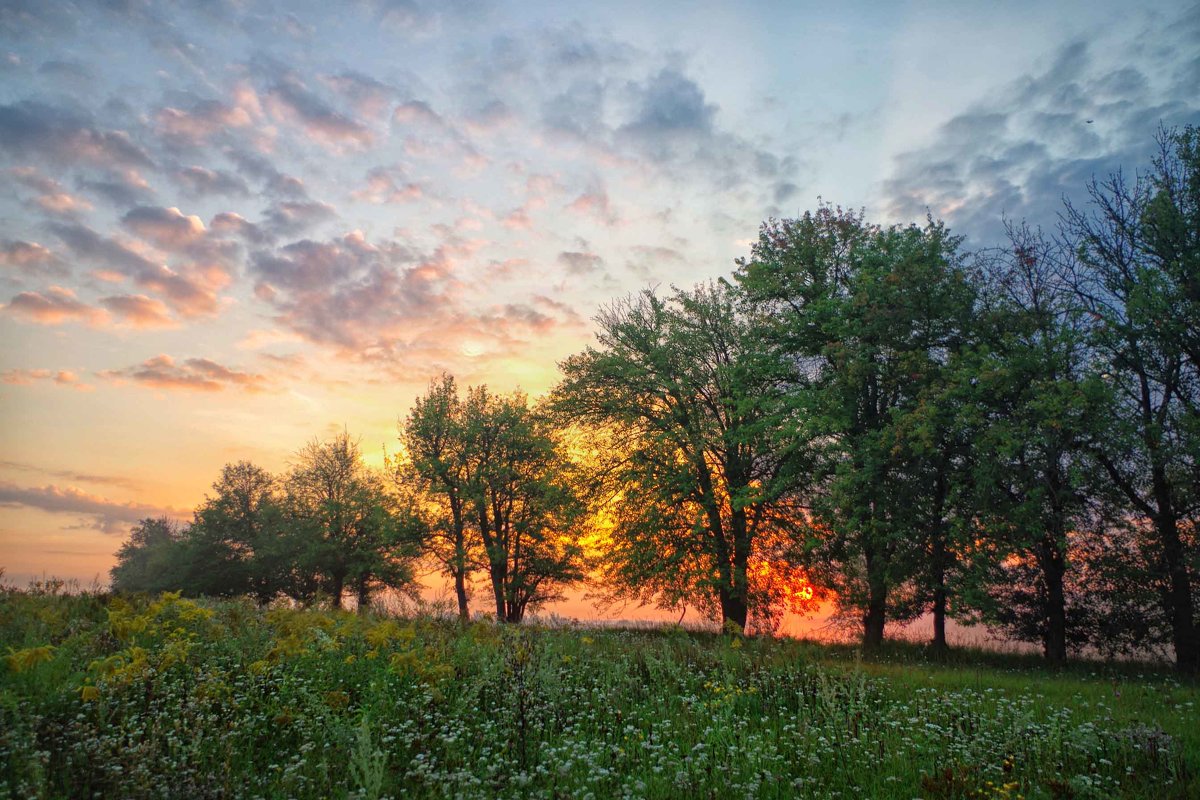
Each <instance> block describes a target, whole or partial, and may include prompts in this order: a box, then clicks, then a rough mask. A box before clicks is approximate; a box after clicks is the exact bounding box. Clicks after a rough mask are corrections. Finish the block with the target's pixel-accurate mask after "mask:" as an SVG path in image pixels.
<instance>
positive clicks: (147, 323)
mask: <svg viewBox="0 0 1200 800" xmlns="http://www.w3.org/2000/svg"><path fill="white" fill-rule="evenodd" d="M100 305H102V306H104V308H106V309H108V310H109V311H111V312H112V313H113V314H114V315H116V317H117V318H118V319H120V320H121V321H122V322H123V323H124V324H126V325H128V326H129V327H131V328H175V327H178V326H179V323H178V322H176V321H175V319H174V318H173V317H172V316H171V312H170V310H169V309H168V308H167V305H166V303H164V302H162V301H161V300H156V299H154V298H152V297H147V296H146V295H144V294H122V295H114V296H112V297H104V298H101V300H100Z"/></svg>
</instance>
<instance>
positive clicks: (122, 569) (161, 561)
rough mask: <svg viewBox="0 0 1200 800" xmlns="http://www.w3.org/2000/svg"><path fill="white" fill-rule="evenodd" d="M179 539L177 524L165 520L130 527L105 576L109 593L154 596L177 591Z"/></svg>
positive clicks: (179, 533) (149, 520)
mask: <svg viewBox="0 0 1200 800" xmlns="http://www.w3.org/2000/svg"><path fill="white" fill-rule="evenodd" d="M183 537H184V532H183V531H182V530H181V529H180V527H179V524H178V523H176V522H174V521H173V520H171V519H169V518H167V517H159V518H157V519H143V520H141V521H140V522H138V524H137V525H134V526H133V529H132V530H131V531H130V533H129V538H128V539H126V540H125V542H124V543H123V544H122V545H121V548H120V549H119V550H117V563H116V565H114V566H113V568H112V570H111V572H110V573H109V575H110V577H111V579H112V588H113V591H117V592H151V593H155V592H163V591H168V590H171V589H177V588H179V582H180V579H181V575H180V556H181V554H182V551H183V544H182V540H183Z"/></svg>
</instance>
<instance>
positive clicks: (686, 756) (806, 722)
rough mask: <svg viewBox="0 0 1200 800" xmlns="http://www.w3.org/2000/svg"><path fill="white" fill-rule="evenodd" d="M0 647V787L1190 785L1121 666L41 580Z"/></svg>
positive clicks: (914, 791) (1146, 701) (1091, 790)
mask: <svg viewBox="0 0 1200 800" xmlns="http://www.w3.org/2000/svg"><path fill="white" fill-rule="evenodd" d="M0 650H2V651H3V652H5V653H7V654H8V656H7V658H6V663H5V664H4V665H3V668H2V669H0V798H8V797H72V798H76V797H130V798H136V797H189V798H204V797H248V798H252V797H262V798H274V797H314V798H316V797H321V798H324V797H335V798H338V797H345V798H350V797H353V798H381V797H397V798H399V797H445V798H455V797H463V798H474V797H542V798H560V797H579V798H586V797H591V798H610V797H616V798H621V797H631V798H632V797H644V798H666V797H687V798H709V797H712V798H718V797H720V798H724V797H763V798H767V797H812V798H826V797H842V798H851V797H877V798H903V800H911V798H918V797H920V798H994V799H999V798H1013V799H1015V798H1018V797H1024V798H1056V799H1057V798H1099V797H1104V798H1112V797H1127V798H1133V797H1147V798H1186V797H1197V796H1200V724H1198V723H1200V709H1198V708H1197V705H1198V701H1200V690H1198V689H1197V687H1196V685H1195V684H1192V683H1186V684H1185V683H1180V682H1179V681H1177V680H1176V679H1175V678H1174V677H1173V676H1172V675H1170V674H1169V673H1164V672H1155V671H1152V670H1149V669H1147V668H1145V667H1139V666H1137V665H1122V666H1120V667H1113V668H1110V667H1104V666H1101V665H1096V664H1078V665H1074V666H1072V667H1070V668H1068V669H1066V670H1063V671H1060V672H1055V673H1051V672H1049V671H1047V670H1045V669H1043V668H1041V666H1040V665H1038V664H1037V662H1036V660H1034V659H1031V658H1028V657H1018V656H1011V655H1010V656H1003V657H997V656H985V655H983V654H979V653H974V654H972V653H962V652H955V653H952V654H951V655H950V656H949V658H948V659H947V660H945V661H944V662H938V661H935V660H932V659H931V658H930V657H929V654H928V653H927V652H926V651H925V650H924V649H922V648H920V647H916V646H913V645H897V646H893V647H890V648H888V649H886V650H885V651H884V652H883V653H882V654H881V656H880V657H879V658H878V659H875V660H871V661H863V660H861V659H859V658H858V657H857V653H856V652H855V651H854V650H853V648H847V647H831V646H821V645H816V644H813V643H807V642H797V641H791V640H769V639H761V640H760V639H741V638H735V637H729V636H721V635H716V634H697V633H689V632H687V631H682V630H679V629H663V630H658V631H646V630H638V631H630V630H600V629H592V630H584V629H572V628H536V627H506V626H495V625H492V624H486V623H481V624H473V625H469V626H465V627H464V626H459V625H457V624H455V623H451V622H445V621H441V620H437V619H433V618H418V619H407V620H405V619H392V618H384V617H374V616H363V617H358V616H354V615H351V614H344V613H333V612H329V611H315V610H314V611H300V610H293V609H283V608H277V609H271V610H261V609H258V608H256V607H254V606H253V605H250V604H247V603H241V602H207V601H203V602H199V603H193V602H190V601H188V600H184V599H181V598H178V597H175V596H171V595H165V596H163V597H161V598H133V599H123V598H109V597H106V596H103V595H96V594H82V595H65V594H61V593H58V592H56V591H53V588H51V589H50V590H45V589H44V588H43V589H41V590H38V589H36V588H35V589H34V590H24V591H16V590H6V591H4V592H2V593H0ZM1138 670H1141V672H1138Z"/></svg>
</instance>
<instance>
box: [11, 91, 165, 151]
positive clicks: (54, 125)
mask: <svg viewBox="0 0 1200 800" xmlns="http://www.w3.org/2000/svg"><path fill="white" fill-rule="evenodd" d="M0 149H3V150H5V151H7V152H8V153H10V154H12V155H14V156H17V157H21V158H26V157H37V158H41V159H44V160H46V161H48V162H50V163H56V164H57V163H62V162H67V163H72V164H88V165H91V166H98V167H109V166H111V165H113V164H121V165H125V166H131V167H153V166H154V164H153V162H152V161H151V159H150V156H148V155H147V154H146V152H145V151H144V150H143V149H142V148H141V147H140V146H138V145H137V144H136V143H135V142H134V141H133V139H131V138H130V136H129V134H127V133H125V132H124V131H114V130H103V129H101V128H98V127H95V126H94V125H93V123H92V120H91V119H90V117H89V115H87V114H86V113H84V112H81V111H76V110H70V109H64V108H57V107H54V106H50V105H47V104H45V103H41V102H38V101H34V100H23V101H21V102H18V103H14V104H11V105H5V106H0Z"/></svg>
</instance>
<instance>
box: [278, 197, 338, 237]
mask: <svg viewBox="0 0 1200 800" xmlns="http://www.w3.org/2000/svg"><path fill="white" fill-rule="evenodd" d="M335 217H337V211H336V210H335V209H334V207H333V206H331V205H329V204H328V203H321V202H316V201H313V202H294V201H289V200H281V201H279V202H277V203H274V204H273V205H271V206H270V207H269V208H268V209H266V210H265V211H264V212H263V223H262V226H263V228H265V229H266V230H268V231H270V232H271V233H272V234H275V235H279V236H283V235H295V234H297V233H302V232H304V231H306V230H309V229H310V228H313V227H315V226H316V225H319V224H320V223H322V222H325V221H326V220H331V219H334V218H335Z"/></svg>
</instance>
